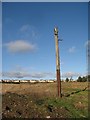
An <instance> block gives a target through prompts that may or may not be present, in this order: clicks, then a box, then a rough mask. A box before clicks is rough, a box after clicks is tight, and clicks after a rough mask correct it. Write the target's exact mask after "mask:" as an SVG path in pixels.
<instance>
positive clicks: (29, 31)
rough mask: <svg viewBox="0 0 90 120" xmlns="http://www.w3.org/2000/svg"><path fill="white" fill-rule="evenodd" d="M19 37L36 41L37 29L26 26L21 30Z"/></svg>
mask: <svg viewBox="0 0 90 120" xmlns="http://www.w3.org/2000/svg"><path fill="white" fill-rule="evenodd" d="M19 35H21V36H22V37H25V38H27V37H30V38H32V39H33V38H34V39H36V38H37V37H38V32H37V29H36V28H35V27H34V26H33V25H29V24H25V25H22V26H21V28H20V29H19Z"/></svg>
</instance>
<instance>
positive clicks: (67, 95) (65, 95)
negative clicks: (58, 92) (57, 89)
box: [62, 87, 88, 97]
mask: <svg viewBox="0 0 90 120" xmlns="http://www.w3.org/2000/svg"><path fill="white" fill-rule="evenodd" d="M87 88H88V87H85V88H84V89H82V90H77V91H74V92H71V93H70V94H68V93H66V94H62V97H69V96H71V95H73V94H77V93H79V92H82V91H85V90H86V89H87Z"/></svg>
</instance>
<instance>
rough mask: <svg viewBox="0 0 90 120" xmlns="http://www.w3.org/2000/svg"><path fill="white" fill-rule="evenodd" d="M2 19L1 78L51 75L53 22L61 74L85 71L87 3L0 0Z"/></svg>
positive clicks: (45, 77)
mask: <svg viewBox="0 0 90 120" xmlns="http://www.w3.org/2000/svg"><path fill="white" fill-rule="evenodd" d="M2 20H3V22H2V25H3V30H2V32H3V34H2V48H3V49H2V50H3V55H2V60H3V63H2V71H3V73H4V78H17V77H21V78H27V79H29V78H30V79H33V78H34V79H38V78H40V79H41V78H43V79H48V78H49V79H50V78H55V72H56V66H55V64H56V58H55V40H54V27H55V26H58V30H59V38H61V39H63V41H62V42H60V43H59V49H60V62H61V66H60V68H61V76H62V77H63V76H64V77H71V76H73V78H74V77H77V76H79V75H85V74H86V72H87V58H86V52H87V51H86V42H87V40H88V3H18V2H17V3H3V6H2Z"/></svg>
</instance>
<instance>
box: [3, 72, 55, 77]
mask: <svg viewBox="0 0 90 120" xmlns="http://www.w3.org/2000/svg"><path fill="white" fill-rule="evenodd" d="M52 75H53V73H51V72H37V73H35V72H33V73H28V72H25V71H24V72H23V71H21V72H16V71H11V72H3V73H2V76H3V77H9V78H25V77H30V78H44V77H50V76H52Z"/></svg>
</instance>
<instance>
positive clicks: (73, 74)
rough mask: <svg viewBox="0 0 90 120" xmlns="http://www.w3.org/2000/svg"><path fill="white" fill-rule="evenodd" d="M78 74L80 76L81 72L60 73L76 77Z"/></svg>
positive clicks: (63, 75)
mask: <svg viewBox="0 0 90 120" xmlns="http://www.w3.org/2000/svg"><path fill="white" fill-rule="evenodd" d="M78 76H82V74H80V73H77V72H66V73H63V74H62V77H78Z"/></svg>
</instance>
